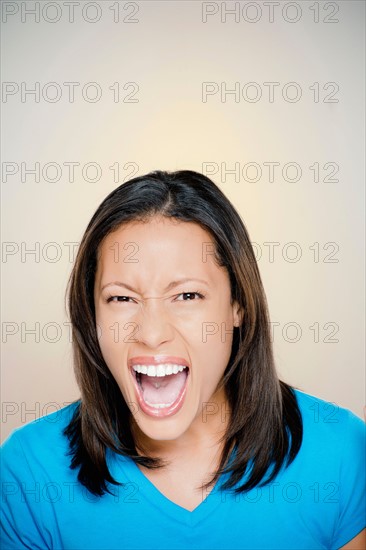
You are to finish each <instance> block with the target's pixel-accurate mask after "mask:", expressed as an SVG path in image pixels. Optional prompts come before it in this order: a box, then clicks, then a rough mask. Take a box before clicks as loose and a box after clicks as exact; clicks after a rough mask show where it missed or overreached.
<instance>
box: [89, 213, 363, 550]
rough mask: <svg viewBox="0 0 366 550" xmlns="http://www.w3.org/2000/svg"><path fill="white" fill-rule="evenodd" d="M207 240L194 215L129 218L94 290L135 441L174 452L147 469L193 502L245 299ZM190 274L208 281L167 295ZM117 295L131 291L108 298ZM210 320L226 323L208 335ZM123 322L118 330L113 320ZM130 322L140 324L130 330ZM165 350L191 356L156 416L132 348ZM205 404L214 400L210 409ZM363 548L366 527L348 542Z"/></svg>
mask: <svg viewBox="0 0 366 550" xmlns="http://www.w3.org/2000/svg"><path fill="white" fill-rule="evenodd" d="M128 243H129V244H128ZM131 243H132V244H131ZM207 244H211V245H212V244H213V241H212V239H211V236H210V235H209V233H207V232H206V231H204V230H203V229H202V228H201V227H200V226H199V225H197V224H195V223H187V222H178V221H177V220H167V219H165V218H160V217H156V218H154V219H152V220H151V221H150V222H149V223H146V224H142V223H130V224H128V225H126V226H124V227H120V228H119V229H118V230H117V231H115V232H113V233H110V234H109V235H108V236H107V237H106V239H105V240H104V242H103V244H102V246H101V249H100V258H99V262H98V267H97V273H96V278H95V289H94V300H95V312H96V322H97V326H98V327H99V333H100V340H99V342H100V347H101V351H102V354H103V357H104V359H105V361H106V363H107V365H108V367H109V369H110V371H111V373H112V374H113V376H114V378H115V380H116V382H117V384H118V386H119V388H120V390H121V393H122V395H123V397H124V399H125V401H126V402H127V403H128V404H129V406H130V409H131V412H132V413H133V416H132V418H133V423H132V429H133V432H134V436H135V438H136V441H137V442H138V443H137V448H138V449H139V445H142V446H143V448H144V450H145V452H148V453H149V454H150V455H151V456H160V457H162V458H166V459H168V460H171V461H172V463H171V465H170V466H169V467H168V468H167V469H163V470H157V471H155V472H154V471H150V470H147V469H143V468H141V469H143V471H144V473H145V475H147V476H148V477H149V478H150V479H151V480H154V483H155V485H156V486H157V487H158V488H159V489H160V490H161V492H163V493H164V494H165V495H166V496H167V497H168V498H171V500H173V501H175V502H176V503H178V504H180V505H181V506H183V507H185V508H186V509H188V510H191V511H192V510H193V509H194V508H195V507H196V506H197V505H199V504H200V502H201V501H202V496H204V495H198V493H195V487H196V486H197V484H199V483H202V482H203V481H208V479H207V474H208V473H210V472H212V471H213V470H214V469H215V468H216V466H217V465H218V459H219V451H220V450H221V444H220V443H219V441H218V440H219V437H220V436H221V435H223V433H224V431H225V429H226V425H227V421H228V417H229V414H230V411H229V406H228V402H227V398H226V395H225V392H224V391H220V392H215V389H216V387H217V384H218V382H219V381H220V380H221V378H222V376H223V373H224V370H225V368H226V366H227V363H228V360H229V357H230V352H231V345H232V333H230V332H228V331H230V330H231V329H233V327H234V326H239V324H240V321H241V312H240V309H239V307H238V304H236V303H233V304H231V303H230V283H229V277H228V274H227V272H226V270H225V269H223V268H219V267H218V266H217V265H216V264H215V263H214V260H213V256H212V255H210V254H208V255H207V256H205V255H204V256H203V251H207V250H212V249H213V248H212V247H211V248H210V247H209V246H207ZM124 247H125V248H124ZM117 252H118V255H117ZM203 257H204V258H205V259H206V260H207V261H203ZM136 260H138V261H137V262H136ZM183 277H192V278H196V277H197V278H200V279H204V280H206V281H207V283H208V285H207V286H206V285H204V284H202V283H198V282H189V283H184V284H180V285H179V286H177V287H175V288H174V289H172V290H171V291H169V292H167V293H165V294H164V292H163V291H164V289H165V287H166V286H167V285H168V284H169V283H170V282H171V281H175V280H177V279H179V278H183ZM113 281H123V282H125V283H127V284H129V285H130V286H133V287H134V288H135V292H132V291H130V290H127V289H126V288H121V287H118V286H115V285H114V286H110V287H108V288H106V289H104V290H103V291H101V288H102V286H103V285H105V284H107V283H110V282H113ZM183 292H191V293H193V292H202V293H203V294H205V297H204V299H203V300H202V299H200V298H199V297H198V296H195V297H194V298H191V300H189V299H187V297H186V299H184V296H183V295H182V293H183ZM110 295H113V296H129V297H130V298H131V299H130V300H129V301H128V302H118V301H112V302H109V303H107V302H106V299H107V297H108V296H110ZM143 298H147V299H146V301H145V307H142V306H141V300H142V299H143ZM204 323H212V325H210V326H211V327H212V326H213V327H219V330H218V331H217V332H216V334H208V335H207V337H206V341H205V339H204V338H203V336H202V327H203V326H207V325H204ZM116 324H117V325H118V326H119V329H120V330H119V337H118V338H116V331H115V330H111V329H110V327H112V326H113V327H115V326H117V325H116ZM131 327H132V328H138V330H137V331H136V332H135V331H134V332H133V333H132V330H131ZM223 327H224V330H222V328H223ZM131 333H132V334H131ZM115 340H117V341H115ZM158 354H164V355H175V356H179V357H183V358H185V359H187V360H188V361H189V363H190V365H191V370H190V381H189V382H190V383H189V387H188V392H187V395H186V399H185V402H184V404H183V407H182V408H181V409H180V411H179V412H177V413H176V414H174V415H172V416H170V417H168V418H153V417H150V416H148V415H146V414H145V413H143V412H142V411H141V410H140V409H139V408H138V407H137V406H136V397H135V390H134V385H133V381H132V379H131V375H130V373H129V369H128V367H127V360H128V359H129V358H131V357H135V356H137V355H147V356H150V355H158ZM205 403H210V404H211V405H210V408H209V409H208V408H207V406H206V405H205ZM212 404H213V407H212ZM215 411H216V412H215ZM192 449H194V453H192ZM208 492H209V491H207V493H208ZM365 548H366V532H365V530H363V531H362V532H361V533H359V534H358V535H357V536H356V537H355V538H354V539H352V540H351V541H349V542H348V543H347V544H346V545H345V546H343V547H342V549H343V550H362V549H365ZM342 549H341V550H342Z"/></svg>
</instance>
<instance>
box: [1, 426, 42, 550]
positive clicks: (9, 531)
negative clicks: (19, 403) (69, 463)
mask: <svg viewBox="0 0 366 550" xmlns="http://www.w3.org/2000/svg"><path fill="white" fill-rule="evenodd" d="M0 457H1V493H2V494H1V511H0V542H1V548H2V549H3V550H23V549H25V548H27V549H31V550H45V549H47V548H49V545H48V544H47V542H46V541H45V539H44V537H43V536H42V532H41V525H40V522H41V513H40V507H41V504H40V499H41V495H40V491H39V486H40V483H39V482H38V483H37V480H36V479H34V475H33V474H32V472H31V469H30V467H29V464H28V462H27V459H26V456H25V454H24V451H23V448H22V446H21V443H20V441H19V439H18V437H17V435H16V430H15V431H14V432H13V433H12V434H11V435H10V436H9V437H8V438H7V439H6V440H5V442H4V443H3V445H2V446H1V455H0Z"/></svg>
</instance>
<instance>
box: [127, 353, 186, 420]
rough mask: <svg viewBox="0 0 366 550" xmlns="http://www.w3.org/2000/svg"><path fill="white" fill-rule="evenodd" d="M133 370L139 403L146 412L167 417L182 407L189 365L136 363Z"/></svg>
mask: <svg viewBox="0 0 366 550" xmlns="http://www.w3.org/2000/svg"><path fill="white" fill-rule="evenodd" d="M131 371H132V374H133V377H134V380H135V388H136V392H137V397H138V400H139V404H140V406H141V409H142V410H143V411H144V412H145V413H146V414H148V415H150V416H158V417H165V416H170V415H171V414H175V413H176V412H178V410H179V409H180V408H181V407H182V405H183V402H184V397H185V394H186V388H187V381H188V377H189V367H188V366H184V365H177V364H174V363H161V364H158V365H139V364H135V365H133V366H132V368H131Z"/></svg>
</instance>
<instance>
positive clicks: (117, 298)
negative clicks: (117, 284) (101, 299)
mask: <svg viewBox="0 0 366 550" xmlns="http://www.w3.org/2000/svg"><path fill="white" fill-rule="evenodd" d="M132 299H133V298H130V296H108V298H107V299H106V302H107V304H108V303H109V302H127V301H128V300H132Z"/></svg>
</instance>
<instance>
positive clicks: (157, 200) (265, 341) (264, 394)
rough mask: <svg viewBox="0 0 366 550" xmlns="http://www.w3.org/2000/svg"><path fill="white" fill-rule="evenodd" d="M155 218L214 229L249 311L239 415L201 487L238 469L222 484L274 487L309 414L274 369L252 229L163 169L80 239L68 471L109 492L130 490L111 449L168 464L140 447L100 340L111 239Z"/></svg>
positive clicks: (218, 254) (235, 359)
mask: <svg viewBox="0 0 366 550" xmlns="http://www.w3.org/2000/svg"><path fill="white" fill-rule="evenodd" d="M154 216H164V217H166V218H173V219H176V220H180V221H185V222H195V223H197V224H199V225H200V226H201V227H202V228H203V229H204V230H206V231H207V232H208V233H209V234H210V235H211V237H212V239H213V242H214V246H215V251H214V254H215V261H216V262H217V264H218V265H219V266H222V267H224V268H226V270H227V272H228V274H229V277H230V287H231V303H233V301H234V300H235V301H236V302H237V303H238V304H239V306H240V307H241V309H242V311H243V312H244V314H243V317H242V321H241V325H240V326H239V327H234V331H233V342H232V350H231V355H230V359H229V362H228V364H227V367H226V370H225V372H224V375H223V377H222V380H221V382H220V384H219V387H220V388H222V387H223V388H225V392H226V395H227V398H228V401H229V406H230V411H231V414H230V419H229V422H228V426H227V428H226V431H225V434H224V437H223V438H222V439H221V442H222V443H224V445H223V447H222V452H221V459H220V463H219V466H218V468H217V470H216V472H215V474H214V476H213V477H212V478H211V480H210V481H209V482H207V483H206V484H203V485H202V486H201V488H202V489H204V488H208V487H209V486H210V485H211V484H212V483H215V482H216V480H218V479H219V477H220V475H221V474H224V473H228V474H230V475H229V476H228V477H227V480H226V482H225V483H224V484H223V486H222V488H223V489H232V488H233V487H234V486H235V485H238V483H239V482H240V480H242V478H243V476H244V475H246V477H247V479H246V481H245V483H242V484H241V485H239V486H237V487H236V488H235V489H234V491H235V493H243V492H246V491H249V490H251V489H253V488H254V487H256V486H263V485H266V484H267V483H270V482H271V481H272V480H273V479H274V477H275V476H276V475H277V473H278V472H279V470H280V469H281V467H282V466H284V467H287V466H288V465H289V464H290V463H291V462H292V461H293V460H294V458H295V457H296V455H297V453H298V452H299V450H300V447H301V443H302V437H303V425H302V417H301V413H300V410H299V407H298V403H297V399H296V395H295V392H294V387H293V386H290V385H289V384H286V383H285V382H283V381H282V380H280V379H279V378H278V375H277V373H276V368H275V363H274V357H273V349H272V340H271V332H270V320H269V313H268V305H267V300H266V296H265V292H264V288H263V285H262V281H261V277H260V274H259V270H258V266H257V262H256V259H255V255H254V252H253V248H252V245H251V242H250V240H249V235H248V232H247V230H246V227H245V225H244V223H243V221H242V219H241V218H240V216H239V214H238V213H237V211H236V210H235V208H234V206H233V205H232V204H231V202H230V201H229V200H228V198H227V197H226V196H225V195H224V193H223V192H222V191H221V190H220V188H219V187H218V186H217V185H216V184H215V183H214V182H213V181H211V180H210V179H209V178H207V177H206V176H204V175H202V174H200V173H198V172H194V171H191V170H180V171H175V172H167V171H160V170H159V171H154V172H150V173H149V174H146V175H143V176H139V177H135V178H133V179H131V180H129V181H127V182H126V183H123V184H122V185H120V186H119V187H117V188H116V189H115V190H113V191H112V192H111V193H110V194H109V195H108V196H107V197H106V198H105V199H104V200H103V202H102V203H101V204H100V206H99V207H98V208H97V210H96V211H95V213H94V215H93V216H92V218H91V220H90V222H89V224H88V226H87V228H86V230H85V233H84V235H83V237H82V240H81V243H80V246H79V249H78V253H77V256H76V259H75V263H74V266H73V269H72V272H71V275H70V278H69V281H68V285H67V290H66V295H65V300H66V303H67V308H68V314H69V317H70V322H71V325H72V347H73V361H74V370H75V377H76V381H77V383H78V386H79V388H80V392H81V398H80V399H79V400H78V405H77V407H75V411H74V414H73V416H72V418H71V420H70V422H69V424H68V425H67V427H66V428H65V429H64V431H63V433H64V435H65V436H67V437H68V439H69V444H70V450H69V455H71V457H72V459H71V464H70V468H72V469H74V468H79V472H78V481H79V482H80V483H81V484H83V485H84V486H85V487H86V488H87V489H88V490H89V491H90V492H91V493H93V494H94V495H99V496H102V495H103V494H104V493H105V492H108V493H111V491H110V489H109V487H108V485H107V482H108V483H111V484H114V485H122V486H123V484H122V483H119V482H117V481H116V480H115V479H114V478H113V477H112V476H111V473H110V471H109V469H108V465H107V460H106V453H107V449H110V450H111V451H114V452H115V453H118V454H119V455H123V456H125V457H129V458H130V459H132V460H133V461H135V463H136V464H140V465H142V466H145V467H147V468H162V467H164V466H165V463H164V461H163V460H162V459H161V458H157V457H155V458H153V457H150V456H148V455H145V454H139V453H138V451H137V448H136V445H135V443H136V442H135V440H134V437H133V434H132V430H131V424H130V422H131V415H132V413H131V411H130V409H129V407H128V406H127V404H126V402H125V400H124V398H123V395H122V393H121V391H120V388H119V386H118V385H117V383H116V381H115V379H114V378H113V376H112V374H111V372H110V370H109V368H108V366H107V364H106V362H105V361H104V358H103V356H102V353H101V349H100V346H99V343H98V334H97V327H96V318H95V307H94V282H95V273H96V268H97V262H98V257H99V247H100V245H101V243H102V241H103V239H104V238H105V237H106V236H107V235H108V234H109V233H110V232H112V231H114V230H116V229H118V228H119V227H120V226H121V225H123V224H127V223H129V222H132V221H141V222H145V221H148V220H149V219H151V217H154ZM233 448H234V450H235V452H233ZM229 459H230V460H229ZM231 459H232V460H231ZM229 462H230V464H229ZM267 474H269V475H267ZM266 475H267V479H265V476H266Z"/></svg>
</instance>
